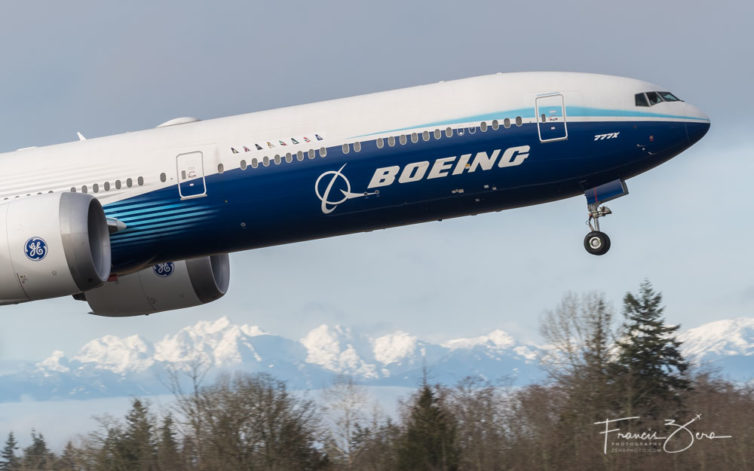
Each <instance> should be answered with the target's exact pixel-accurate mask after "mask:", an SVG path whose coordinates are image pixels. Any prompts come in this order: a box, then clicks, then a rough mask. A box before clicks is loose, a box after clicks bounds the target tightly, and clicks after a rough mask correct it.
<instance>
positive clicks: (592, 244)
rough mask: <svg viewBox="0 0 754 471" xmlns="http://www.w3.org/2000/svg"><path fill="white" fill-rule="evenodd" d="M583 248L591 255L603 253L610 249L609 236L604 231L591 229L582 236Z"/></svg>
mask: <svg viewBox="0 0 754 471" xmlns="http://www.w3.org/2000/svg"><path fill="white" fill-rule="evenodd" d="M584 248H585V249H586V251H587V252H589V253H590V254H592V255H605V254H606V253H607V251H608V250H610V237H608V236H607V234H605V233H604V232H599V231H592V232H590V233H589V234H587V235H586V237H584Z"/></svg>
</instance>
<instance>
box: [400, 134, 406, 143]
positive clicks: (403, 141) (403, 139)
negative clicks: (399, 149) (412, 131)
mask: <svg viewBox="0 0 754 471" xmlns="http://www.w3.org/2000/svg"><path fill="white" fill-rule="evenodd" d="M398 140H399V141H400V143H401V145H402V146H405V145H406V135H405V134H401V135H400V136H399V137H398Z"/></svg>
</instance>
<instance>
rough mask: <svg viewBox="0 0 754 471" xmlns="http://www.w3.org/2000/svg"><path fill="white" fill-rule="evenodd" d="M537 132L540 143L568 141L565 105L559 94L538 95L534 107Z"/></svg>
mask: <svg viewBox="0 0 754 471" xmlns="http://www.w3.org/2000/svg"><path fill="white" fill-rule="evenodd" d="M535 111H536V116H537V131H539V140H540V141H541V142H554V141H563V140H566V139H568V125H567V124H566V115H565V103H564V102H563V95H562V94H560V93H548V94H546V95H540V96H538V97H537V99H536V106H535Z"/></svg>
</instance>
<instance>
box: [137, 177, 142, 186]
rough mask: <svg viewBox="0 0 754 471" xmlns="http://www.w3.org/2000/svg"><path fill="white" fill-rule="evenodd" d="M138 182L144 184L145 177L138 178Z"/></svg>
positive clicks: (140, 184)
mask: <svg viewBox="0 0 754 471" xmlns="http://www.w3.org/2000/svg"><path fill="white" fill-rule="evenodd" d="M136 183H138V184H139V186H142V185H143V184H144V177H139V178H137V179H136Z"/></svg>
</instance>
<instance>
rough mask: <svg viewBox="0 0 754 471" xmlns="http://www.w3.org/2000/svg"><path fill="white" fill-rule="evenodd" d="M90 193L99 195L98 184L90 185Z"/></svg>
mask: <svg viewBox="0 0 754 471" xmlns="http://www.w3.org/2000/svg"><path fill="white" fill-rule="evenodd" d="M92 191H93V192H95V193H99V184H98V183H95V184H94V185H92ZM27 196H28V195H27Z"/></svg>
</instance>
